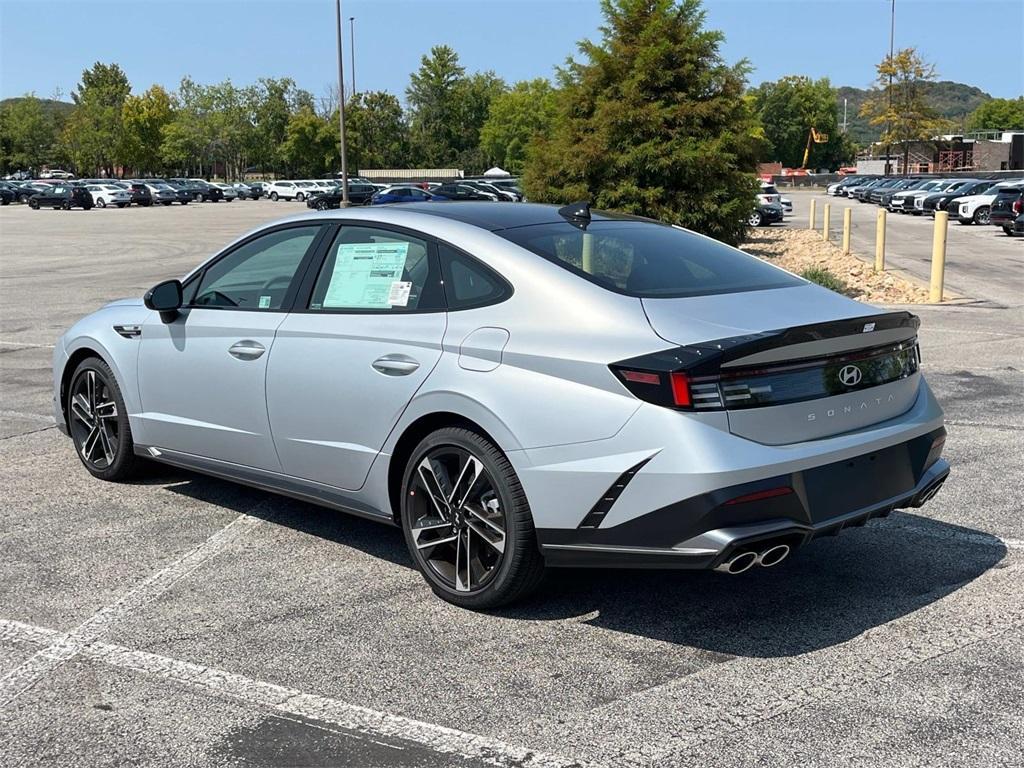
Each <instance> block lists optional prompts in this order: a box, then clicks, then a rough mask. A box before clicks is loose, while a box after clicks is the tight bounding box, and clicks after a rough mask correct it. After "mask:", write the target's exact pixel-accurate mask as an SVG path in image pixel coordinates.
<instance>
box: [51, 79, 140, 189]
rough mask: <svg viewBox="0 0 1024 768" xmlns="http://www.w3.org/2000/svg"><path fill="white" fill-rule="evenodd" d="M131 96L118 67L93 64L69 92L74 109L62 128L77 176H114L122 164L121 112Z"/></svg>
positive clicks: (122, 125)
mask: <svg viewBox="0 0 1024 768" xmlns="http://www.w3.org/2000/svg"><path fill="white" fill-rule="evenodd" d="M130 93H131V84H130V83H129V82H128V77H127V75H125V73H124V71H122V69H121V68H120V67H119V66H118V65H117V64H103V63H101V62H98V61H97V62H96V63H95V64H93V65H92V68H91V69H87V70H85V71H84V72H82V81H81V83H79V85H78V87H77V88H76V89H75V90H74V91H73V92H72V94H71V99H72V101H74V103H75V105H76V108H75V110H74V112H72V113H71V116H70V117H69V118H68V122H67V124H66V125H65V127H64V137H63V138H64V143H65V145H66V148H67V152H68V155H69V156H70V158H71V160H72V162H73V163H74V165H75V167H76V168H77V169H78V171H79V172H80V173H90V172H93V171H99V170H103V171H105V172H106V173H107V174H108V175H111V176H112V175H113V174H114V167H115V166H116V165H119V164H120V163H121V162H122V158H121V157H120V151H121V150H122V148H123V144H122V134H123V130H124V122H123V110H124V102H125V99H127V98H128V94H130Z"/></svg>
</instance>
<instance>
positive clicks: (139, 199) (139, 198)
mask: <svg viewBox="0 0 1024 768" xmlns="http://www.w3.org/2000/svg"><path fill="white" fill-rule="evenodd" d="M123 183H124V184H127V185H128V192H129V193H131V196H132V202H133V203H135V204H136V205H141V206H142V207H143V208H149V206H151V205H152V204H153V193H152V192H150V191H149V187H147V186H146V185H145V184H143V183H142V182H140V181H126V182H123Z"/></svg>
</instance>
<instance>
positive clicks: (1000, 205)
mask: <svg viewBox="0 0 1024 768" xmlns="http://www.w3.org/2000/svg"><path fill="white" fill-rule="evenodd" d="M1022 208H1024V185H1021V186H1017V187H1003V188H1002V189H1000V190H999V192H998V193H997V194H996V199H995V200H993V201H992V206H991V207H990V208H989V213H988V223H989V224H994V225H995V226H997V227H1002V228H1003V232H1005V233H1006V234H1008V235H1009V236H1010V237H1013V224H1014V221H1015V220H1016V218H1017V217H1018V216H1020V214H1021V213H1022V210H1021V209H1022Z"/></svg>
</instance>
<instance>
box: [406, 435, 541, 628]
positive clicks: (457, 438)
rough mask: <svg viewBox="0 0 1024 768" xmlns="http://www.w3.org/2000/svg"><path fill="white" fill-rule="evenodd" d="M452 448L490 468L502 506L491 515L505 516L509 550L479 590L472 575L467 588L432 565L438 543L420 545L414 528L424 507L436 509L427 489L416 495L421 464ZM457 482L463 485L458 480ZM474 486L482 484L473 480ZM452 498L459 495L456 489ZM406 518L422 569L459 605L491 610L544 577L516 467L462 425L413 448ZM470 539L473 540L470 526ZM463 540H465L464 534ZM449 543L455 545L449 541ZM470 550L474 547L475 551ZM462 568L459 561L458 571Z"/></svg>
mask: <svg viewBox="0 0 1024 768" xmlns="http://www.w3.org/2000/svg"><path fill="white" fill-rule="evenodd" d="M446 451H455V452H464V453H466V454H468V455H469V456H472V457H473V458H475V459H477V460H478V461H479V462H480V464H481V465H482V466H483V470H484V473H486V474H485V480H486V481H487V482H486V483H485V485H489V486H490V489H491V490H492V491H493V499H492V502H491V503H494V502H496V503H497V504H498V508H497V509H493V508H492V509H491V514H493V515H496V516H500V517H494V518H492V519H494V520H502V521H503V523H504V539H503V552H502V554H501V555H500V557H498V560H497V562H495V563H494V564H493V565H492V566H491V568H490V569H489V570H487V571H485V572H484V575H483V577H482V578H483V585H482V586H478V587H476V588H475V589H473V588H471V585H472V579H471V578H470V579H467V581H468V582H469V585H470V588H469V589H465V590H459V589H457V588H456V587H455V586H453V584H451V583H449V580H446V579H445V578H444V577H443V576H442V575H441V574H440V573H439V572H438V570H436V569H435V567H434V565H432V564H431V563H432V562H434V561H433V560H432V559H429V558H428V556H427V555H426V554H424V553H428V552H429V553H433V552H434V551H435V549H436V547H430V546H429V545H428V546H427V547H417V545H416V539H415V538H414V534H413V530H412V529H413V524H414V523H415V522H417V521H418V520H422V519H424V516H423V515H422V514H421V512H423V510H424V509H428V510H429V509H430V507H429V506H427V507H424V506H423V505H429V502H428V501H426V499H425V498H424V496H425V494H423V493H421V494H420V496H418V497H417V496H416V495H415V488H416V485H415V484H414V480H415V481H417V482H418V478H419V477H421V475H420V474H419V473H418V467H419V465H420V463H421V462H423V461H424V460H425V459H427V458H428V457H431V456H436V455H438V454H439V453H442V454H443V453H444V452H446ZM455 484H456V485H459V483H458V482H456V483H455ZM471 487H477V486H475V485H473V484H471ZM456 490H457V489H456ZM469 490H471V488H467V489H466V495H467V496H468V495H469ZM452 497H453V498H454V490H453V491H452ZM459 509H461V507H455V506H454V505H453V506H451V507H448V510H449V515H453V514H454V512H455V511H458V510H459ZM480 509H483V510H484V511H485V512H486V511H487V508H486V505H484V506H481V507H480ZM428 514H430V513H428ZM400 517H401V523H402V531H403V533H404V534H405V541H406V545H407V546H408V548H409V553H410V554H411V556H412V559H413V561H414V562H415V563H416V567H417V568H419V570H420V573H422V574H423V577H424V578H425V579H426V581H427V583H428V584H429V585H430V588H431V589H432V590H433V591H434V593H435V594H436V595H437V596H438V597H440V598H442V599H443V600H446V601H448V602H450V603H453V604H454V605H458V606H460V607H462V608H469V609H473V610H486V609H489V608H496V607H498V606H501V605H507V604H509V603H512V602H515V601H517V600H520V599H522V598H524V597H526V596H527V595H528V594H529V593H530V592H532V591H533V590H534V589H536V588H537V586H538V585H539V584H540V582H541V580H542V579H543V576H544V558H543V557H542V555H541V553H540V549H539V547H538V545H537V537H536V533H535V532H534V526H533V516H532V514H531V513H530V505H529V502H528V501H527V499H526V493H525V492H524V491H523V487H522V485H521V484H520V482H519V478H518V477H517V476H516V473H515V470H514V469H513V468H512V465H511V463H509V460H508V458H507V457H506V456H505V454H504V453H502V451H501V449H499V448H498V447H497V446H495V445H494V444H492V443H491V442H490V441H489V440H487V439H486V438H484V437H482V436H481V435H479V434H477V433H476V432H473V431H471V430H468V429H464V428H461V427H446V428H444V429H439V430H437V431H435V432H432V433H431V434H429V435H427V437H425V438H424V439H423V440H421V441H420V443H419V445H417V446H416V449H415V450H414V451H413V452H412V454H411V456H410V459H409V462H408V464H407V465H406V467H405V471H404V474H403V478H402V495H401V510H400ZM459 517H460V518H465V519H466V520H471V521H473V522H474V523H475V524H476V525H478V526H479V525H480V522H479V518H475V519H474V518H472V517H471V516H470V515H468V514H463V515H459ZM453 530H454V526H453ZM485 530H486V528H485ZM439 535H441V536H444V535H446V534H444V533H441V534H439ZM480 538H481V537H480V535H479V534H477V539H480ZM466 541H467V544H468V542H469V532H468V531H467V535H466ZM459 542H460V543H461V538H460V539H459ZM439 546H444V545H439ZM448 546H454V545H451V544H449V545H448ZM477 546H478V547H479V549H478V554H480V553H490V554H491V555H492V556H493V552H491V550H490V549H488V548H486V547H483V546H482V545H481V544H479V543H478V544H477ZM469 551H470V552H472V550H469ZM467 562H468V560H467ZM478 562H479V561H478ZM457 568H458V566H457V565H456V570H457ZM467 571H468V566H467ZM456 578H457V577H456Z"/></svg>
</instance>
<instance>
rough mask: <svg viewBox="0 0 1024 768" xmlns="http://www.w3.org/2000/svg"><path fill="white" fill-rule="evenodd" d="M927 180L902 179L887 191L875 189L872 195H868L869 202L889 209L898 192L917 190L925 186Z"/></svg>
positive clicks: (886, 189)
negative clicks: (890, 202) (893, 197)
mask: <svg viewBox="0 0 1024 768" xmlns="http://www.w3.org/2000/svg"><path fill="white" fill-rule="evenodd" d="M924 182H925V179H901V180H900V181H899V182H897V183H896V184H893V185H892V186H891V187H886V188H885V189H877V188H876V189H873V190H872V191H871V194H869V195H868V201H869V202H872V203H877V204H878V205H880V206H882V207H883V208H888V207H889V201H890V200H892V196H893V195H895V194H896V193H897V192H905V191H907V190H910V189H917V188H918V187H919V186H921V185H922V184H924Z"/></svg>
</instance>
